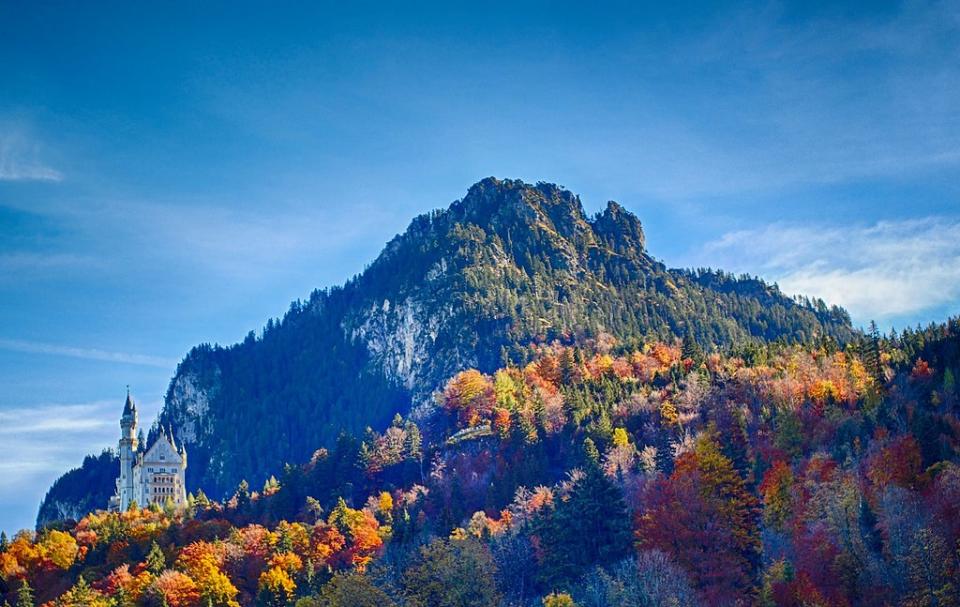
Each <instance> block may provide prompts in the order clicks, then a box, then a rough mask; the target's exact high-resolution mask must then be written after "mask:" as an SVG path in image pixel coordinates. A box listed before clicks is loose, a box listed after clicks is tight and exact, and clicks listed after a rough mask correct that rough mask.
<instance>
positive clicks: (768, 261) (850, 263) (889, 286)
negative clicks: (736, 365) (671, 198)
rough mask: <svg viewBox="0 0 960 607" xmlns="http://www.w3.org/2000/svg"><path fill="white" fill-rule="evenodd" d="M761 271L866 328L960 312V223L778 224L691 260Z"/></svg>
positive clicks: (735, 235)
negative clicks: (880, 322) (845, 311)
mask: <svg viewBox="0 0 960 607" xmlns="http://www.w3.org/2000/svg"><path fill="white" fill-rule="evenodd" d="M688 261H689V262H690V263H691V265H712V266H719V267H723V268H725V269H728V270H732V271H736V272H749V273H759V274H760V275H762V276H764V277H766V278H768V279H770V280H775V281H777V282H778V283H779V284H780V287H781V288H782V289H783V290H784V291H785V292H787V293H790V294H804V295H810V296H816V297H821V298H823V299H824V300H826V301H827V302H828V303H831V304H839V305H841V306H844V307H845V308H847V309H848V310H849V311H850V313H851V315H852V316H853V317H854V319H855V320H856V321H858V322H861V323H863V322H866V321H868V320H870V319H876V320H891V319H909V318H918V317H919V316H921V315H922V314H923V313H924V312H928V311H935V310H942V309H944V308H948V309H950V308H951V306H952V307H953V308H954V310H953V311H954V312H957V311H960V221H957V220H955V219H949V220H948V219H942V218H935V217H929V218H925V219H918V220H906V221H887V222H880V223H877V224H873V225H868V226H849V227H848V226H844V227H837V226H816V225H787V224H774V225H769V226H766V227H763V228H758V229H751V230H743V231H737V232H731V233H728V234H725V235H724V236H723V237H721V238H719V239H717V240H715V241H713V242H709V243H707V244H706V245H705V246H703V247H702V248H701V249H700V250H699V251H698V252H697V253H695V254H694V255H693V256H691V258H690V259H689V260H688Z"/></svg>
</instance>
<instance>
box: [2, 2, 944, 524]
mask: <svg viewBox="0 0 960 607" xmlns="http://www.w3.org/2000/svg"><path fill="white" fill-rule="evenodd" d="M35 4H37V3H29V2H7V3H3V4H2V5H0V82H2V86H0V444H3V446H4V448H3V449H2V450H0V451H2V452H0V528H2V529H7V530H12V529H15V528H18V527H22V526H28V525H30V524H31V522H32V519H33V517H34V515H35V510H36V506H37V504H38V503H39V500H40V499H41V497H42V494H43V492H44V491H45V489H46V487H47V486H48V485H49V483H50V482H51V481H52V480H53V479H54V478H56V476H57V475H58V474H59V473H60V472H61V471H62V470H64V469H66V468H68V467H71V466H75V465H77V464H79V463H80V461H81V459H82V456H83V454H84V453H87V452H94V451H99V450H100V449H101V448H103V447H107V446H111V445H113V443H114V442H115V440H116V436H115V435H116V431H117V416H118V415H119V412H120V409H121V405H122V401H123V397H124V386H125V385H126V384H130V385H131V387H132V389H133V392H134V395H135V396H136V397H137V398H138V399H139V401H140V402H141V404H142V407H143V409H145V411H146V412H147V415H145V416H144V417H146V418H148V419H149V418H150V416H151V415H152V413H153V412H155V411H156V410H157V409H158V408H159V406H160V401H161V399H162V396H163V393H164V391H165V388H166V384H167V382H168V380H169V378H170V376H171V374H172V373H173V370H174V367H175V365H176V362H177V361H178V360H179V358H180V357H181V356H182V355H183V354H184V353H185V352H186V351H187V349H189V347H190V346H192V345H194V344H196V343H199V342H203V341H210V342H220V343H229V342H233V341H236V340H238V339H240V338H241V337H242V336H243V335H244V334H245V333H246V332H247V331H248V330H250V329H252V328H257V327H260V326H262V324H263V323H264V322H265V320H266V319H267V318H268V317H270V316H278V315H280V314H282V313H283V312H284V310H286V308H287V306H288V304H289V302H290V301H291V300H293V299H295V298H298V297H303V296H305V295H307V294H308V293H309V291H310V290H311V289H313V288H315V287H321V286H327V285H331V284H336V283H340V282H343V281H344V280H345V279H347V278H348V277H350V276H352V275H353V274H355V273H357V272H359V271H361V270H362V268H363V266H364V264H366V263H368V262H369V261H371V260H372V259H373V258H374V257H375V256H376V254H377V253H378V252H379V250H380V247H381V246H382V245H383V243H385V242H386V240H388V239H389V238H390V237H391V236H393V235H394V234H396V233H397V232H399V231H402V230H403V229H404V227H405V226H406V224H407V222H408V221H409V220H410V218H412V217H413V216H414V215H416V214H418V213H421V212H424V211H427V210H429V209H432V208H437V207H442V206H446V205H447V204H449V203H450V202H451V201H453V200H454V199H456V198H459V197H460V196H462V195H463V193H464V192H465V191H466V189H467V187H468V186H469V185H470V184H472V183H474V182H475V181H477V180H479V179H481V178H483V177H485V176H489V175H495V176H499V177H516V178H522V179H525V180H528V181H538V180H545V181H553V182H556V183H560V184H563V185H565V186H567V187H568V188H570V189H572V190H573V191H575V192H577V193H579V194H580V195H581V197H582V199H583V202H584V205H585V207H586V208H587V210H588V211H596V210H599V209H600V208H602V205H603V204H604V203H605V201H606V200H608V199H615V200H618V201H620V202H621V203H622V204H624V205H625V206H626V207H627V208H628V209H630V210H632V211H634V212H635V213H637V214H638V215H639V216H640V218H641V220H642V221H643V222H644V225H645V228H646V231H647V234H648V241H649V248H650V250H651V252H652V253H653V254H654V255H655V256H657V257H659V258H661V259H663V260H664V261H665V262H667V263H668V264H669V265H673V266H700V265H710V266H714V267H723V268H725V269H729V270H733V271H737V272H750V273H755V274H760V275H761V276H764V277H765V278H768V279H770V280H776V281H778V282H779V284H780V285H781V286H782V287H783V288H784V290H786V291H788V292H790V293H793V292H804V293H808V294H812V295H818V296H822V297H824V298H825V299H827V300H828V301H829V302H831V303H839V304H842V305H845V306H847V307H848V308H849V309H850V310H851V312H852V314H853V317H854V320H855V322H857V323H865V322H867V321H868V320H869V319H871V318H875V319H877V320H878V321H879V322H880V323H881V325H883V326H885V327H890V326H897V327H902V326H903V325H905V324H915V323H917V322H928V321H930V320H938V319H943V318H945V317H946V316H947V315H950V314H957V313H960V179H958V177H960V103H957V99H958V93H960V64H958V62H957V61H956V57H957V56H960V9H958V8H957V6H956V4H955V3H949V2H944V3H940V4H938V3H921V2H907V3H896V2H894V3H887V2H870V3H848V4H837V3H829V5H830V6H827V4H828V3H811V2H802V3H796V4H791V3H757V4H751V5H744V4H742V3H737V4H736V5H733V4H731V5H728V6H724V5H722V4H718V3H676V4H672V8H664V7H663V6H659V5H662V4H670V3H657V4H658V6H656V7H638V6H635V4H643V3H622V4H604V3H586V4H589V6H587V5H585V3H562V2H534V3H524V2H521V3H516V2H511V3H503V4H496V3H483V5H482V8H474V9H466V8H464V7H465V5H461V4H459V3H449V2H448V3H414V4H412V5H406V6H403V7H401V6H400V4H399V3H393V4H395V6H393V7H384V6H380V5H378V4H367V3H337V4H332V3H331V4H314V5H313V6H309V7H308V6H306V5H296V4H284V5H278V6H272V7H266V6H265V5H255V4H236V3H229V4H226V3H225V4H221V5H214V4H205V6H204V7H203V8H199V7H197V6H194V5H195V4H196V3H183V4H178V3H157V5H156V6H154V7H153V8H147V7H144V6H142V5H138V6H136V7H135V6H131V5H130V3H116V4H112V5H111V4H108V3H100V4H99V5H98V6H96V7H93V6H91V5H83V6H81V5H80V4H77V3H64V4H63V5H57V4H54V3H49V4H47V3H44V6H35ZM384 4H386V3H384ZM345 5H350V6H349V7H347V6H345Z"/></svg>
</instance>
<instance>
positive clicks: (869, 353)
mask: <svg viewBox="0 0 960 607" xmlns="http://www.w3.org/2000/svg"><path fill="white" fill-rule="evenodd" d="M863 349H864V352H863V366H865V367H866V368H867V371H868V372H869V373H870V375H871V376H872V377H873V378H874V379H875V380H877V383H878V384H880V385H881V386H882V385H883V384H884V382H885V378H884V376H883V366H882V364H881V362H880V330H879V329H878V328H877V323H875V322H874V321H872V320H871V321H870V328H869V330H868V331H867V336H866V343H865V344H864V346H863Z"/></svg>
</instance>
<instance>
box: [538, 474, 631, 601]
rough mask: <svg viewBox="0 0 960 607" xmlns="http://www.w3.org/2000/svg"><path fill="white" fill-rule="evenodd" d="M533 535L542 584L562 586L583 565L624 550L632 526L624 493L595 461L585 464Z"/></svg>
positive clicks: (597, 562)
mask: <svg viewBox="0 0 960 607" xmlns="http://www.w3.org/2000/svg"><path fill="white" fill-rule="evenodd" d="M537 535H538V536H539V538H540V545H541V547H542V550H543V553H544V556H543V561H542V563H541V565H542V566H541V570H540V575H541V579H542V580H543V582H544V584H545V585H546V586H547V587H552V588H567V587H569V585H570V584H571V583H572V582H573V581H575V580H576V579H577V578H579V577H580V576H581V575H582V574H583V572H584V571H588V570H590V569H591V568H592V567H594V566H596V565H608V564H610V563H613V562H616V561H618V560H620V559H622V558H623V557H624V556H626V555H627V554H628V553H629V551H630V546H631V541H632V532H631V527H630V519H629V517H628V515H627V505H626V503H625V502H624V499H623V493H622V492H621V491H620V489H619V488H618V487H617V486H616V485H615V484H614V483H613V482H612V481H611V480H610V479H609V478H607V477H606V476H605V475H604V474H603V473H602V472H601V470H600V468H599V467H597V466H595V465H588V466H587V468H586V471H585V473H583V476H582V477H581V478H579V479H577V480H576V481H575V482H574V485H573V489H572V490H571V492H570V495H569V497H568V499H566V500H562V501H560V502H559V503H558V504H557V505H556V509H555V510H554V511H553V512H552V513H551V514H550V515H549V516H548V517H546V518H545V519H544V521H543V523H542V527H541V529H540V530H539V532H538V534H537Z"/></svg>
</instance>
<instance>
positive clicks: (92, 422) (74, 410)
mask: <svg viewBox="0 0 960 607" xmlns="http://www.w3.org/2000/svg"><path fill="white" fill-rule="evenodd" d="M137 407H138V409H139V412H140V423H141V424H142V425H143V427H144V429H146V428H147V427H148V426H149V423H150V420H151V419H153V417H154V416H155V415H156V413H157V411H159V409H160V403H159V402H150V403H143V402H138V403H137ZM122 409H123V400H122V398H121V399H115V400H99V401H92V402H88V403H76V404H39V405H35V406H29V407H26V406H24V407H17V408H13V409H0V444H2V445H3V449H2V450H0V513H2V512H7V513H10V514H7V516H11V517H13V516H14V515H15V517H16V518H15V520H14V519H11V520H0V528H3V529H4V530H5V531H7V532H12V531H15V530H16V528H18V527H22V526H25V525H27V524H29V523H28V521H29V519H30V518H31V517H32V516H33V515H35V513H36V510H35V509H36V507H37V506H38V505H39V504H40V500H41V499H42V498H43V495H44V493H45V492H46V491H47V489H48V488H49V487H50V485H51V484H52V483H53V481H54V480H56V479H57V478H58V477H59V476H60V475H61V474H63V473H64V472H66V471H67V470H70V469H72V468H76V467H77V466H79V465H80V464H81V463H82V462H83V458H84V457H85V456H86V455H88V454H97V453H100V451H102V450H103V449H104V448H106V447H115V446H116V441H117V439H118V438H119V435H120V427H119V420H120V413H121V411H122ZM24 513H25V514H24Z"/></svg>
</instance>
